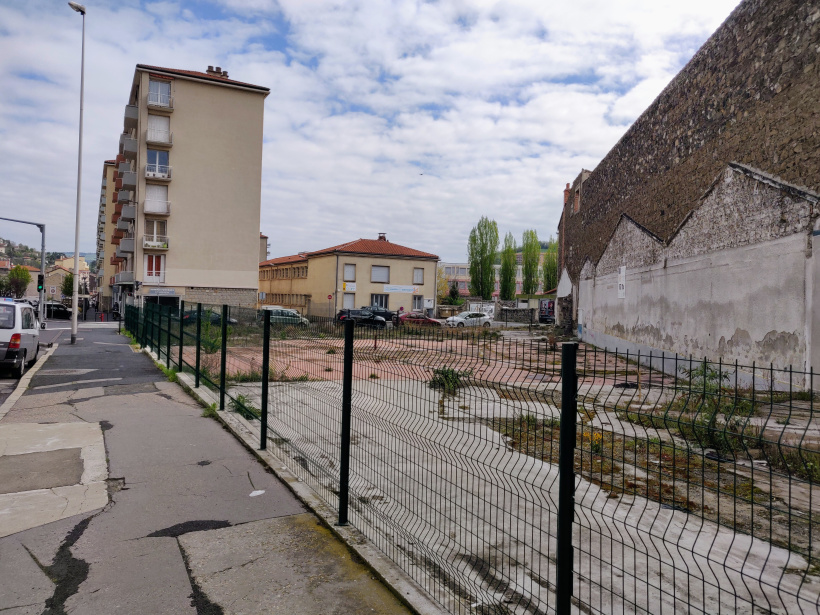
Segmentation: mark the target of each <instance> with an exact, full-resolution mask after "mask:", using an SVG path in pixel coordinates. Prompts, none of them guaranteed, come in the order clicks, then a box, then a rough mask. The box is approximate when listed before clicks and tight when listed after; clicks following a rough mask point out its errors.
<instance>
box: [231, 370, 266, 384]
mask: <svg viewBox="0 0 820 615" xmlns="http://www.w3.org/2000/svg"><path fill="white" fill-rule="evenodd" d="M230 379H231V382H261V381H262V370H261V369H256V368H255V367H251V369H250V370H248V371H246V372H235V373H233V374H231V378H230Z"/></svg>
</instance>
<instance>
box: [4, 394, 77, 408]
mask: <svg viewBox="0 0 820 615" xmlns="http://www.w3.org/2000/svg"><path fill="white" fill-rule="evenodd" d="M73 394H74V391H73V390H72V391H52V392H48V393H46V392H44V393H34V392H31V393H29V394H28V395H24V396H23V397H21V398H20V399H19V400H18V401H17V403H15V404H14V409H15V410H27V409H30V408H45V407H47V406H56V405H58V404H65V403H66V402H68V400H69V399H71V396H72V395H73Z"/></svg>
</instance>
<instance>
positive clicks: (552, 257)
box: [541, 237, 558, 292]
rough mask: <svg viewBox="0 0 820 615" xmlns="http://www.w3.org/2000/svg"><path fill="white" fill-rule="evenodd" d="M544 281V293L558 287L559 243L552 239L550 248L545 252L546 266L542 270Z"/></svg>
mask: <svg viewBox="0 0 820 615" xmlns="http://www.w3.org/2000/svg"><path fill="white" fill-rule="evenodd" d="M541 274H542V279H543V281H544V292H547V291H549V290H552V289H553V288H555V287H556V286H558V243H557V242H556V241H555V240H554V239H553V238H552V237H550V243H549V247H548V248H547V251H546V252H544V265H543V267H542V269H541Z"/></svg>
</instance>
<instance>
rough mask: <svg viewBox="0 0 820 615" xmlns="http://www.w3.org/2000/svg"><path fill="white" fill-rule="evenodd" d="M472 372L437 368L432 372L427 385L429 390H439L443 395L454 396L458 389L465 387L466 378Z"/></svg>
mask: <svg viewBox="0 0 820 615" xmlns="http://www.w3.org/2000/svg"><path fill="white" fill-rule="evenodd" d="M470 374H472V370H467V371H464V372H460V371H458V370H455V369H453V368H451V367H439V368H436V369H434V370H433V377H432V378H431V379H430V382H429V385H430V388H431V389H441V390H442V391H443V392H444V393H445V394H454V393H455V392H456V391H458V389H460V388H461V387H463V386H467V383H466V378H468V377H469V376H470Z"/></svg>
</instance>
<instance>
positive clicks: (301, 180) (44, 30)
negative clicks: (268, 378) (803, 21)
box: [0, 0, 738, 262]
mask: <svg viewBox="0 0 820 615" xmlns="http://www.w3.org/2000/svg"><path fill="white" fill-rule="evenodd" d="M737 4H738V1H737V0H689V1H688V2H665V1H661V2H659V1H658V0H618V1H617V2H612V1H611V0H575V1H574V2H550V1H549V0H517V1H512V0H502V1H489V0H471V1H468V0H439V1H435V0H431V1H422V0H345V1H341V2H340V1H325V0H210V1H204V0H203V1H187V0H182V1H157V2H149V1H141V0H118V1H117V2H111V1H110V0H105V1H96V0H88V1H87V2H86V7H87V17H86V65H85V115H84V129H83V135H84V136H83V155H82V161H83V172H82V192H81V195H82V197H81V203H82V207H81V217H80V225H81V226H80V252H94V251H95V249H96V248H95V233H96V217H97V212H98V207H99V193H100V182H101V178H102V168H103V161H104V160H106V159H110V158H113V157H114V156H115V155H116V154H117V149H118V143H119V134H120V133H121V132H122V122H123V111H124V107H125V105H126V103H127V102H128V94H129V91H130V84H131V81H132V79H133V75H134V67H135V65H136V64H138V63H142V64H149V65H157V66H166V67H172V68H181V69H188V70H199V71H204V70H205V69H206V68H207V66H208V65H214V66H221V67H222V69H223V70H227V71H228V72H229V75H230V77H231V78H232V79H236V80H238V81H244V82H250V83H254V84H258V85H263V86H266V87H269V88H270V90H271V93H270V95H269V96H268V98H267V99H266V103H265V119H264V149H263V159H262V202H261V220H260V231H262V232H263V233H264V234H266V235H268V236H269V237H270V257H271V258H273V257H277V256H285V255H290V254H295V253H297V252H301V251H310V250H318V249H321V248H325V247H328V246H332V245H336V244H339V243H343V242H346V241H352V240H354V239H358V238H360V237H364V238H373V239H375V238H376V237H377V234H378V233H380V232H384V233H387V238H388V240H390V241H392V242H395V243H398V244H401V245H405V246H409V247H411V248H415V249H418V250H423V251H426V252H432V253H434V254H437V255H439V257H440V258H441V260H444V261H457V262H463V261H465V260H466V254H467V237H468V235H469V233H470V230H471V229H472V227H473V226H475V224H476V223H477V222H478V220H479V219H480V218H481V217H482V216H487V217H488V218H491V219H493V220H495V221H496V222H497V224H498V228H499V233H500V235H501V239H502V240H503V236H504V235H505V234H506V233H507V232H511V233H512V234H513V235H514V236H515V237H516V239H517V240H518V241H519V243H520V241H521V237H522V234H523V232H524V230H527V229H535V230H536V231H537V233H538V237H539V239H541V240H546V239H549V237H550V236H554V235H556V234H557V225H558V219H559V217H560V215H561V208H562V205H563V189H564V186H565V184H566V182H571V181H572V180H573V179H574V178H575V177H576V176H577V175H578V173H579V172H580V170H581V169H582V168H587V169H594V168H595V166H596V165H597V163H598V162H599V161H600V160H601V159H602V158H603V157H604V156H605V155H606V153H607V152H608V151H609V150H610V149H611V148H612V147H613V146H614V145H615V143H617V141H618V139H619V138H620V137H621V136H622V135H623V134H624V132H625V131H626V130H627V129H628V128H629V126H630V125H631V123H632V122H634V121H635V119H636V118H637V117H638V116H639V115H640V114H641V113H642V111H643V110H644V109H645V108H646V107H648V106H649V104H650V103H651V102H652V101H653V100H654V98H655V97H656V96H657V95H658V94H659V93H660V92H661V91H662V90H663V88H664V87H665V86H666V85H667V84H668V83H669V81H670V80H671V79H672V78H673V77H674V76H675V74H676V73H677V72H678V71H679V70H680V69H681V68H682V67H683V66H684V65H685V64H686V63H687V62H688V61H689V59H691V57H692V56H693V55H694V53H695V52H696V51H697V49H698V48H699V47H700V46H701V45H702V44H703V43H704V42H705V41H706V39H707V38H708V37H709V36H710V35H711V34H712V32H714V30H715V29H717V27H718V26H719V25H720V24H721V23H722V22H723V21H724V20H725V19H726V17H728V15H729V14H730V13H731V11H732V10H733V9H734V7H735V6H736V5H737ZM81 33H82V18H81V16H80V15H79V14H78V13H75V12H74V11H72V10H71V8H70V7H69V6H68V5H67V3H66V2H64V1H61V0H60V1H58V0H0V76H1V77H2V83H3V92H2V94H0V216H2V217H10V218H16V219H24V220H31V221H35V222H45V223H46V229H47V231H46V232H47V235H46V244H47V245H46V249H47V250H48V251H67V252H73V250H74V228H75V211H76V191H77V159H78V157H77V154H78V152H77V150H78V134H79V101H80V49H81V40H82V36H81ZM172 225H173V222H171V225H169V234H171V233H172V231H173V228H172ZM0 237H3V238H6V239H11V240H13V241H17V242H20V243H24V244H27V245H29V246H36V247H39V245H40V234H39V231H38V230H37V229H36V228H35V227H30V226H27V225H20V224H14V223H9V222H6V221H3V220H0Z"/></svg>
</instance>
